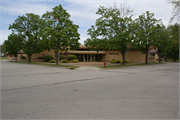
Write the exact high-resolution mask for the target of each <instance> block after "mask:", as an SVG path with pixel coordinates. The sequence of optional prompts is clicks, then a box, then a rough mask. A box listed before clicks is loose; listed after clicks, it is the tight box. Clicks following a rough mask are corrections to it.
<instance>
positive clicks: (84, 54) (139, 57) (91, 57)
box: [31, 45, 156, 63]
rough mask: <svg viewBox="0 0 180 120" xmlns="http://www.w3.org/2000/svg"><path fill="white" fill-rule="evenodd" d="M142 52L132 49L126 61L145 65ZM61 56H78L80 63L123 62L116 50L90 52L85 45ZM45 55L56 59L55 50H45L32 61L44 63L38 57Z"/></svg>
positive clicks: (35, 55) (32, 57) (151, 60)
mask: <svg viewBox="0 0 180 120" xmlns="http://www.w3.org/2000/svg"><path fill="white" fill-rule="evenodd" d="M152 48H153V49H154V47H150V48H149V50H151V49H152ZM141 53H142V52H141V51H137V50H135V49H134V48H130V49H129V50H128V51H127V52H126V56H125V59H126V60H129V61H130V62H132V63H144V62H145V54H141ZM61 54H63V55H66V56H68V55H70V54H73V55H76V56H77V58H78V60H79V62H97V61H99V62H110V61H111V60H112V59H117V60H122V55H121V53H120V52H119V51H115V50H106V51H103V50H102V49H100V50H99V52H97V51H89V49H88V48H87V47H86V46H85V45H80V46H79V49H77V50H73V51H72V50H69V51H63V52H62V53H61ZM44 55H51V56H52V57H53V58H54V59H55V53H54V50H50V51H48V50H44V51H43V52H41V53H37V54H33V55H32V56H31V61H34V62H36V61H43V60H40V59H38V57H43V56H44ZM148 62H156V59H152V58H151V59H149V60H148Z"/></svg>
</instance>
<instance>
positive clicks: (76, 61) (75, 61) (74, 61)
mask: <svg viewBox="0 0 180 120" xmlns="http://www.w3.org/2000/svg"><path fill="white" fill-rule="evenodd" d="M70 62H73V63H78V62H79V61H78V60H71V61H70Z"/></svg>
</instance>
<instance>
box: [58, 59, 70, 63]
mask: <svg viewBox="0 0 180 120" xmlns="http://www.w3.org/2000/svg"><path fill="white" fill-rule="evenodd" d="M59 62H61V63H68V60H60V61H59Z"/></svg>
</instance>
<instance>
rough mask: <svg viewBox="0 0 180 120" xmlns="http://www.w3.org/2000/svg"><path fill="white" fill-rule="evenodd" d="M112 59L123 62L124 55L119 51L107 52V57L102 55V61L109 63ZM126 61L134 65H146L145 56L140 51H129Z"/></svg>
mask: <svg viewBox="0 0 180 120" xmlns="http://www.w3.org/2000/svg"><path fill="white" fill-rule="evenodd" d="M112 59H116V60H122V55H121V53H120V52H119V51H107V53H106V54H105V55H102V61H106V62H109V61H111V60H112ZM125 59H126V60H129V61H130V62H132V63H144V62H145V54H141V52H140V51H132V50H131V51H127V52H126V55H125Z"/></svg>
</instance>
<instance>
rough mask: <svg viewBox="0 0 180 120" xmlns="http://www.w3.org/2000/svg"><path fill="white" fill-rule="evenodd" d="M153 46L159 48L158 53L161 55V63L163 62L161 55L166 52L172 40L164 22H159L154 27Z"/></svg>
mask: <svg viewBox="0 0 180 120" xmlns="http://www.w3.org/2000/svg"><path fill="white" fill-rule="evenodd" d="M152 31H153V32H152V33H153V36H152V37H153V38H152V39H153V44H152V45H153V46H156V48H157V54H158V55H159V63H160V62H161V56H162V55H163V54H165V52H166V50H167V48H168V46H169V44H170V41H169V38H170V36H169V35H170V34H169V31H167V29H166V28H165V26H164V25H163V24H157V25H156V26H155V27H154V28H153V29H152Z"/></svg>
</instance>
